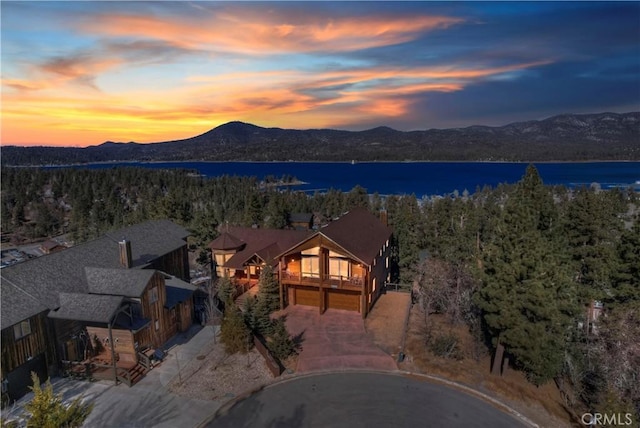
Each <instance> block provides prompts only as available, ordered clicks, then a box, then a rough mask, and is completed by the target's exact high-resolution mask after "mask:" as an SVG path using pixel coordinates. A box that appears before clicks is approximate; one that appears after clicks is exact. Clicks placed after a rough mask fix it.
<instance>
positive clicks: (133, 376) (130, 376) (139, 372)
mask: <svg viewBox="0 0 640 428" xmlns="http://www.w3.org/2000/svg"><path fill="white" fill-rule="evenodd" d="M147 372H148V369H147V368H145V367H144V366H143V365H142V364H140V363H137V364H136V365H135V366H133V367H131V368H129V369H125V368H118V380H119V381H121V382H123V383H126V384H127V385H129V386H133V385H135V384H136V383H138V382H139V381H140V379H142V378H143V377H144V375H145V374H147Z"/></svg>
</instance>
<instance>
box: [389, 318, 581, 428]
mask: <svg viewBox="0 0 640 428" xmlns="http://www.w3.org/2000/svg"><path fill="white" fill-rule="evenodd" d="M429 322H430V323H431V325H432V329H434V330H436V331H441V332H443V333H454V334H456V336H457V337H458V338H459V340H460V342H459V343H460V349H461V351H462V355H463V358H462V359H461V360H459V361H456V360H454V359H445V358H440V357H436V356H434V355H433V354H432V353H431V352H429V351H428V350H427V348H426V346H425V332H426V327H425V322H424V314H423V313H422V312H421V311H420V310H419V308H418V307H416V306H414V307H413V308H412V309H411V315H410V321H409V330H408V333H407V340H406V348H405V353H406V354H407V358H406V359H405V361H404V362H403V363H401V364H399V366H400V368H401V369H403V370H408V371H414V372H419V373H426V374H430V375H434V376H439V377H442V378H446V379H449V380H453V381H456V382H459V383H461V384H464V385H467V386H469V387H472V388H474V389H476V390H478V391H481V392H483V393H485V394H487V395H490V396H494V397H496V398H498V399H499V400H501V401H503V402H504V403H506V404H508V405H509V406H511V407H512V408H513V409H515V410H517V411H518V412H520V413H521V414H523V415H524V416H525V417H527V418H529V419H530V420H531V421H533V422H535V423H536V424H538V425H539V426H541V427H570V426H572V424H571V416H570V414H569V413H568V412H567V410H566V409H565V408H564V406H563V402H562V398H561V396H560V393H559V392H558V389H557V388H556V386H555V384H554V383H553V382H549V383H547V384H545V385H542V386H540V387H536V386H534V385H533V384H531V383H529V382H528V381H527V380H526V378H525V377H524V375H523V374H522V373H520V372H518V371H516V370H507V371H506V373H504V374H503V375H502V376H492V375H491V374H490V366H491V356H490V355H489V354H488V352H487V351H486V350H485V349H483V348H482V347H478V346H474V342H473V340H472V338H471V335H470V333H469V332H468V330H467V328H466V327H464V326H460V327H456V328H452V327H451V326H450V325H449V324H448V323H447V322H446V321H445V320H444V319H443V318H442V317H441V316H438V315H430V320H429ZM432 331H433V330H432Z"/></svg>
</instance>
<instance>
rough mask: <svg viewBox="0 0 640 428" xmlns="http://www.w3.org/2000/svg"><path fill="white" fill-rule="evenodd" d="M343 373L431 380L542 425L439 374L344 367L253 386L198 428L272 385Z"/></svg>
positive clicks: (534, 426)
mask: <svg viewBox="0 0 640 428" xmlns="http://www.w3.org/2000/svg"><path fill="white" fill-rule="evenodd" d="M341 373H364V374H377V375H386V376H400V377H404V378H411V379H416V380H422V381H426V382H430V383H437V384H440V385H444V386H446V387H449V388H451V389H455V390H458V391H460V392H463V393H465V394H467V395H471V396H473V397H476V398H478V399H480V400H482V401H484V402H486V403H487V404H490V405H491V406H493V407H494V408H496V409H497V410H500V411H501V412H503V413H507V414H509V415H511V416H513V417H514V418H516V419H518V420H519V421H521V422H522V423H524V424H525V425H527V426H529V427H530V428H540V426H539V425H538V424H536V423H535V422H533V421H532V420H530V419H529V418H527V417H526V416H524V415H523V414H521V413H520V412H518V411H516V410H515V409H513V408H511V407H510V406H508V405H507V404H505V403H503V402H501V401H499V400H497V399H496V398H493V397H491V396H489V395H487V394H485V393H483V392H480V391H478V390H475V389H473V388H471V387H468V386H466V385H463V384H460V383H457V382H453V381H450V380H447V379H443V378H440V377H437V376H432V375H427V374H423V373H415V372H409V371H406V370H397V371H381V370H367V369H343V370H320V371H317V372H312V373H304V374H300V375H293V376H292V377H289V378H287V379H283V380H278V381H276V382H272V383H268V384H266V385H260V386H258V387H256V388H253V389H251V390H249V391H246V392H244V393H242V394H241V395H238V396H237V397H234V398H233V399H231V400H230V401H228V402H226V403H224V404H223V405H222V406H220V407H219V408H218V410H216V412H215V413H214V414H213V415H211V416H209V417H207V418H205V419H204V420H203V421H202V422H201V423H200V424H198V425H197V427H198V428H201V427H204V426H205V425H206V424H207V423H209V422H211V421H213V420H214V419H216V418H217V417H219V416H222V415H224V414H226V413H228V412H229V410H231V409H232V408H233V407H234V406H235V405H236V404H237V403H239V402H240V401H242V400H244V399H246V398H248V397H249V396H251V395H253V394H255V393H257V392H259V391H262V390H265V389H269V388H271V387H275V386H279V385H281V384H284V383H288V382H292V381H296V380H298V379H304V378H309V377H317V376H325V375H329V374H341Z"/></svg>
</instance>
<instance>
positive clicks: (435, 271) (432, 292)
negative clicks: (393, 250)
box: [414, 257, 476, 324]
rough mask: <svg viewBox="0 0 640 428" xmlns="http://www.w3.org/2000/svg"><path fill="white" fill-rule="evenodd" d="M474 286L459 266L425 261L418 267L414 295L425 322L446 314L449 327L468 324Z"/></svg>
mask: <svg viewBox="0 0 640 428" xmlns="http://www.w3.org/2000/svg"><path fill="white" fill-rule="evenodd" d="M475 288H476V283H475V281H474V279H473V277H472V276H471V275H470V274H469V272H468V271H467V270H466V269H464V267H463V266H457V265H452V264H451V263H449V262H446V261H444V260H442V259H437V258H431V257H430V258H427V259H426V260H425V261H423V262H422V263H421V264H420V266H419V267H418V280H417V283H416V286H415V287H414V294H415V296H416V297H417V299H418V304H419V305H420V307H421V308H422V310H423V311H424V316H425V322H427V319H428V317H429V315H430V314H432V313H438V314H446V315H447V316H448V317H449V321H450V322H451V323H452V324H460V323H463V322H467V323H471V322H472V319H471V318H473V311H472V306H473V305H472V295H473V292H474V290H475Z"/></svg>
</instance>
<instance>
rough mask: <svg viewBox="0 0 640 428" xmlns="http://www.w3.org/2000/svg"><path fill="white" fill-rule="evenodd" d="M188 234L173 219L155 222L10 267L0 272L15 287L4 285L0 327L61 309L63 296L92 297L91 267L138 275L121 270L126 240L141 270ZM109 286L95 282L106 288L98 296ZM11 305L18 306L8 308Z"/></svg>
mask: <svg viewBox="0 0 640 428" xmlns="http://www.w3.org/2000/svg"><path fill="white" fill-rule="evenodd" d="M188 234H189V233H188V231H187V230H186V229H185V228H183V227H181V226H178V225H176V224H174V223H172V222H170V221H169V220H153V221H148V222H145V223H141V224H137V225H134V226H129V227H126V228H123V229H119V230H117V231H113V232H109V233H107V234H105V235H104V236H102V237H100V238H98V239H94V240H92V241H88V242H85V243H82V244H79V245H76V246H74V247H71V248H67V249H64V250H61V251H56V252H53V253H51V254H47V255H44V256H42V257H39V258H36V259H32V260H28V261H25V262H22V263H17V264H15V265H12V266H7V267H5V268H3V269H2V270H1V271H0V277H1V282H2V284H4V283H5V282H8V283H10V284H11V285H12V287H7V288H5V287H4V286H3V287H2V299H0V300H1V305H2V306H1V308H0V310H1V312H2V326H1V327H2V328H3V329H4V328H7V327H9V326H10V325H12V324H15V323H17V322H19V321H21V320H23V319H26V318H29V317H31V316H33V315H36V314H37V313H39V312H41V311H42V307H45V308H49V309H56V308H58V307H59V306H60V302H59V293H89V292H90V290H89V279H88V277H87V274H86V272H85V268H87V267H89V268H102V269H113V270H114V271H123V272H127V271H128V272H135V271H138V270H139V269H133V270H132V269H129V270H127V269H124V268H123V267H122V266H120V258H119V248H118V244H117V243H118V241H120V240H122V238H126V239H128V240H130V241H131V251H132V259H133V267H137V268H141V267H144V266H146V265H148V263H149V262H151V261H153V260H154V259H157V258H159V257H161V256H163V255H165V254H167V253H170V252H172V251H174V250H176V249H178V248H180V247H182V246H184V245H185V240H184V238H186V237H187V236H188ZM112 272H113V271H112ZM149 272H151V271H149ZM147 274H148V273H144V275H147ZM127 275H130V274H127ZM132 275H136V274H135V273H134V274H132ZM130 279H131V277H128V279H127V281H128V280H130ZM113 285H114V286H115V284H113ZM145 285H146V282H145ZM106 286H107V285H106V284H105V283H103V282H102V281H101V280H98V279H94V280H92V286H91V287H92V289H94V290H102V291H97V292H102V293H103V294H111V293H104V291H105V288H104V287H106ZM18 290H19V291H20V293H18ZM127 293H128V291H127ZM21 294H22V295H21ZM24 295H26V296H29V298H30V299H31V300H32V301H34V302H38V304H37V305H36V304H33V305H32V306H31V307H32V310H28V307H27V306H28V305H26V303H25V302H27V301H28V300H25V299H26V298H25V297H24ZM11 301H14V302H17V303H15V304H10V303H9V302H11ZM20 302H22V303H20ZM5 321H6V322H7V323H5Z"/></svg>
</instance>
